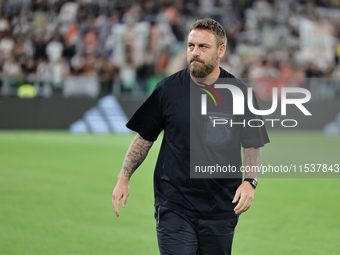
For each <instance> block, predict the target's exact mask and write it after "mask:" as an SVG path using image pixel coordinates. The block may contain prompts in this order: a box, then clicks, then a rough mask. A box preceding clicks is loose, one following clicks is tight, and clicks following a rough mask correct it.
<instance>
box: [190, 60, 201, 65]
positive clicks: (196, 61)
mask: <svg viewBox="0 0 340 255" xmlns="http://www.w3.org/2000/svg"><path fill="white" fill-rule="evenodd" d="M190 63H202V64H203V61H201V60H198V59H193V60H191V61H190Z"/></svg>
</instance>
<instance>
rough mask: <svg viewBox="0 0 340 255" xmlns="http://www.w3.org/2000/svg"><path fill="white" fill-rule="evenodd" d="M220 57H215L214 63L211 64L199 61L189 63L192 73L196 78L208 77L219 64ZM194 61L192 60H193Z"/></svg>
mask: <svg viewBox="0 0 340 255" xmlns="http://www.w3.org/2000/svg"><path fill="white" fill-rule="evenodd" d="M217 60H218V57H217V56H216V58H215V59H214V61H213V62H212V63H209V64H204V63H202V62H201V64H199V63H190V61H189V63H188V65H189V69H190V74H191V76H192V77H194V78H205V77H207V76H208V75H209V74H210V73H211V72H212V71H213V70H214V68H215V66H216V64H217ZM191 61H192V60H191Z"/></svg>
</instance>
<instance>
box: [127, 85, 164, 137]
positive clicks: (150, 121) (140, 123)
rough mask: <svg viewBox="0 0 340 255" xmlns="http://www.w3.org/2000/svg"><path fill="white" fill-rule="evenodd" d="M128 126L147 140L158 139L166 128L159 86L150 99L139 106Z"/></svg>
mask: <svg viewBox="0 0 340 255" xmlns="http://www.w3.org/2000/svg"><path fill="white" fill-rule="evenodd" d="M126 127H127V128H129V129H131V130H133V131H136V132H137V133H139V134H140V136H142V137H143V138H144V139H145V140H148V141H156V140H157V137H158V135H159V134H160V132H161V131H162V130H163V128H164V118H163V110H162V103H161V91H160V87H159V86H157V87H156V88H155V90H154V91H153V92H152V94H151V95H150V96H149V97H148V99H147V100H146V101H145V102H144V103H143V104H142V105H141V106H140V107H139V108H138V110H137V111H136V112H135V113H134V115H133V116H132V117H131V119H130V120H129V121H128V123H127V124H126Z"/></svg>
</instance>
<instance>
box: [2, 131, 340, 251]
mask: <svg viewBox="0 0 340 255" xmlns="http://www.w3.org/2000/svg"><path fill="white" fill-rule="evenodd" d="M270 138H271V143H270V144H268V145H267V146H265V147H264V149H263V163H265V164H268V163H270V164H272V165H280V164H290V163H296V164H305V163H325V164H335V163H338V164H339V163H340V137H326V136H324V135H323V134H321V133H318V132H285V133H284V132H277V131H276V132H274V131H272V132H270ZM132 139H133V136H132V135H128V136H117V135H104V136H98V135H78V136H77V135H71V134H69V133H68V132H32V131H23V132H19V131H1V132H0V254H1V255H33V254H34V255H40V254H41V255H42V254H43V255H52V254H53V255H54V254H62V255H77V254H79V255H90V254H93V255H105V254H114V255H152V254H159V252H158V248H157V240H156V232H155V221H154V219H153V187H152V178H153V168H154V165H155V161H156V158H157V154H158V148H159V146H160V139H159V140H158V141H157V142H156V143H155V145H154V146H153V148H152V149H151V151H150V153H149V156H148V157H147V159H146V160H145V162H144V163H143V164H142V166H141V167H140V168H139V169H138V170H137V172H136V173H135V174H134V176H133V177H132V179H131V182H130V188H131V190H130V197H129V199H128V202H127V207H126V208H124V209H120V212H121V215H120V217H119V218H116V217H115V215H114V212H113V210H112V206H111V194H112V190H113V187H114V185H115V183H116V176H117V174H118V172H119V171H120V167H121V164H122V161H123V158H124V155H125V153H126V150H127V149H128V147H129V144H130V142H131V141H132ZM339 177H340V173H339ZM339 201H340V179H339V178H323V179H318V178H314V179H313V178H308V179H307V178H304V179H301V178H300V179H298V178H295V179H293V178H281V179H279V178H276V179H273V178H266V179H261V180H259V186H258V189H256V192H255V200H254V203H253V206H252V208H251V209H250V210H249V211H248V212H246V213H244V214H243V215H241V217H240V221H239V224H238V226H237V228H236V232H235V239H234V246H233V254H234V255H243V254H252V255H253V254H261V255H263V254H268V255H269V254H270V255H273V254H274V255H276V254H277V255H281V254H282V255H287V254H289V255H294V254H297V255H301V254H303V255H304V254H308V255H313V254H315V255H320V254H322V255H323V254H327V255H332V254H334V255H336V254H339V250H340V239H339V238H340V219H339V218H340V217H339V215H340V202H339Z"/></svg>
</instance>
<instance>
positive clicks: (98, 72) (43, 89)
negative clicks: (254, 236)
mask: <svg viewBox="0 0 340 255" xmlns="http://www.w3.org/2000/svg"><path fill="white" fill-rule="evenodd" d="M0 7H1V18H0V97H1V100H2V102H3V103H2V106H1V107H0V118H1V119H2V121H0V128H1V129H12V128H17V129H25V128H26V129H27V128H30V129H32V128H38V129H68V128H69V126H70V125H71V124H72V123H73V122H75V121H76V120H77V119H80V118H81V116H82V114H83V113H84V112H85V111H86V110H88V109H90V108H91V107H93V106H95V105H96V104H97V101H98V100H99V99H100V98H102V97H104V96H106V95H114V96H115V98H116V99H118V101H119V103H120V104H121V105H122V108H123V110H124V111H125V112H126V114H127V116H128V117H129V116H131V114H132V113H133V112H134V111H135V109H136V108H137V107H138V105H140V104H141V102H143V100H145V98H146V96H147V95H148V94H150V92H151V91H152V90H153V88H154V86H155V84H156V83H157V82H158V81H159V80H160V79H162V78H164V77H165V76H167V75H170V74H172V73H174V72H176V71H178V70H180V69H182V68H185V67H186V37H187V31H188V29H189V27H190V26H191V25H192V24H193V23H194V22H195V21H196V19H199V18H205V17H211V18H214V19H216V20H218V21H219V22H220V23H221V24H222V25H223V26H224V27H225V29H226V31H227V38H228V50H227V53H226V54H225V57H224V58H223V60H222V63H221V66H222V67H224V68H225V69H226V70H227V71H229V72H230V73H232V74H234V75H235V76H236V77H238V78H242V79H245V80H246V81H247V82H248V83H249V84H250V85H252V86H253V87H254V89H255V90H256V93H257V96H258V98H259V100H260V101H263V102H266V101H271V95H272V94H271V89H272V87H279V88H280V87H287V86H290V87H304V88H307V89H309V90H310V91H311V93H312V101H314V102H316V105H314V106H313V105H312V106H310V107H311V109H314V108H316V112H315V117H314V118H313V120H314V122H313V123H311V121H308V120H307V123H306V124H304V122H305V121H302V123H301V125H299V127H301V128H303V129H318V130H320V129H323V128H324V126H325V125H326V124H328V123H329V122H331V121H332V120H334V119H335V118H336V114H337V113H338V112H339V111H335V110H334V111H331V112H329V114H328V118H325V116H324V114H322V113H321V112H318V109H319V108H320V107H319V106H320V101H321V102H326V103H325V104H326V105H325V109H334V108H337V109H340V105H339V104H335V105H334V103H336V101H339V100H338V99H339V98H340V82H339V80H340V62H339V58H340V15H339V10H340V1H339V0H300V1H292V0H288V1H278V0H268V1H250V0H239V1H232V0H204V1H203V0H188V1H183V0H172V1H169V0H130V1H127V0H125V1H120V0H116V1H114V0H108V1H103V0H78V1H64V0H61V1H56V0H32V1H31V0H23V1H17V0H2V1H1V6H0ZM18 98H26V99H27V98H34V99H38V101H37V100H32V101H30V102H27V100H24V101H22V100H21V101H20V100H19V101H18V100H17V99H18ZM41 99H50V100H41ZM65 99H69V100H65ZM74 99H77V100H74ZM264 107H268V106H267V105H264ZM41 109H45V111H42V110H41ZM46 109H49V110H46ZM57 109H59V111H58V110H57ZM264 109H265V108H264ZM60 111H63V112H64V114H63V115H62V116H63V117H58V116H61V113H60ZM34 113H36V114H35V115H34ZM318 114H319V116H320V118H321V119H320V118H319V117H317V115H318ZM37 115H39V116H40V119H46V121H38V120H37V117H36V116H37ZM15 116H17V118H16V119H15ZM51 116H54V118H52V117H51ZM274 117H275V116H274ZM276 117H277V116H276ZM33 120H34V121H33Z"/></svg>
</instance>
